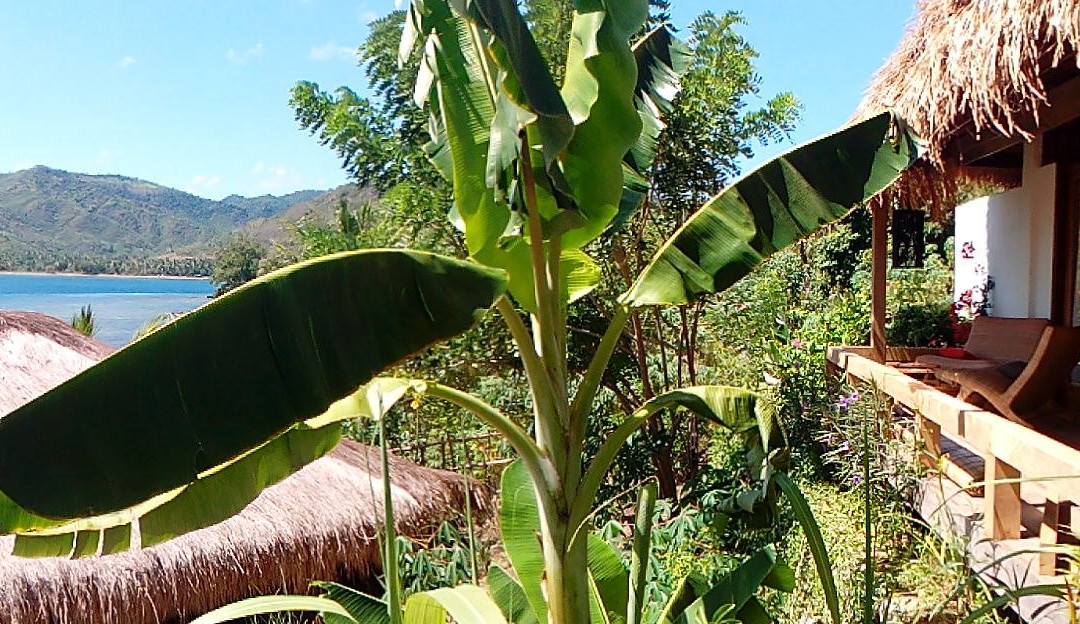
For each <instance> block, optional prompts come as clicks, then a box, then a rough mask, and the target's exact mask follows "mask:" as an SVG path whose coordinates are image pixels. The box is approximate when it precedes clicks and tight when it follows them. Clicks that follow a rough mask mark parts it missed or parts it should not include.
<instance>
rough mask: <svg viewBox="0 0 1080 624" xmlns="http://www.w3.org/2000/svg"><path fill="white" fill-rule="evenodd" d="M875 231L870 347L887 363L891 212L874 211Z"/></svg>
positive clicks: (877, 358) (880, 209)
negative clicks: (886, 337) (886, 316)
mask: <svg viewBox="0 0 1080 624" xmlns="http://www.w3.org/2000/svg"><path fill="white" fill-rule="evenodd" d="M873 219H874V230H873V239H872V242H871V245H872V247H873V254H874V263H873V275H872V279H871V284H870V346H871V347H872V348H873V352H874V359H875V360H876V361H877V362H878V363H879V364H884V363H885V354H886V344H885V274H886V271H887V270H888V264H887V262H888V255H887V252H888V249H887V248H888V236H889V230H888V226H889V210H888V208H885V207H880V206H879V207H878V208H877V209H876V210H874V211H873Z"/></svg>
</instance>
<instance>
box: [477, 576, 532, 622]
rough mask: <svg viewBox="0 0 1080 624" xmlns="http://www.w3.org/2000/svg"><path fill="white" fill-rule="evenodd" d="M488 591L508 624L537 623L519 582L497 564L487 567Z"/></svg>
mask: <svg viewBox="0 0 1080 624" xmlns="http://www.w3.org/2000/svg"><path fill="white" fill-rule="evenodd" d="M487 584H488V591H489V592H491V598H492V600H494V601H495V604H497V605H499V609H500V610H501V611H502V613H503V615H504V616H506V621H508V622H510V624H539V623H538V620H537V619H536V613H535V612H534V611H533V609H532V606H531V605H530V604H529V599H528V598H526V597H525V591H524V590H522V589H521V584H520V583H518V582H517V581H515V580H514V579H513V578H512V577H511V576H510V575H509V574H507V572H506V570H503V569H502V568H500V567H499V566H497V565H493V566H491V567H489V568H488V575H487Z"/></svg>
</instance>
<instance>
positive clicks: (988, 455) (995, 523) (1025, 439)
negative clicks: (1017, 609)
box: [827, 347, 1080, 575]
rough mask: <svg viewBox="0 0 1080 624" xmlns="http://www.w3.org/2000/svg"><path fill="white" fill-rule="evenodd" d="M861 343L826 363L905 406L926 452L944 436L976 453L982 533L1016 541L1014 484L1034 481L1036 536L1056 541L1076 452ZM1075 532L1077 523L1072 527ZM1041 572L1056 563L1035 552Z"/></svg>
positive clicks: (1063, 527) (901, 352)
mask: <svg viewBox="0 0 1080 624" xmlns="http://www.w3.org/2000/svg"><path fill="white" fill-rule="evenodd" d="M915 355H917V353H916V352H915V351H914V350H909V349H890V350H889V352H888V354H887V356H886V361H896V362H903V361H911V359H913V356H915ZM871 356H872V353H871V352H870V349H869V348H867V347H831V348H830V349H829V351H828V355H827V357H828V362H829V365H830V367H831V368H833V370H836V371H840V372H842V373H845V374H847V375H849V376H850V377H853V378H857V379H860V380H862V381H864V382H868V383H870V384H872V385H874V386H875V387H876V388H878V389H879V390H880V391H882V392H884V393H885V394H888V395H889V396H891V397H892V398H893V399H895V400H896V401H898V402H899V403H901V404H903V405H905V406H906V407H908V408H909V409H910V410H911V411H912V412H913V413H914V414H915V417H916V422H917V425H918V429H919V433H920V434H921V436H922V438H923V440H924V446H925V450H926V451H927V452H929V453H930V454H932V455H940V453H941V436H942V435H943V434H944V435H946V436H948V437H950V438H952V439H954V440H958V441H962V442H963V444H964V445H965V446H967V447H969V448H971V449H972V450H974V451H975V452H977V453H978V454H979V455H981V456H982V458H983V460H984V463H985V470H984V475H983V483H984V488H985V490H984V492H985V493H984V497H983V498H984V503H983V504H984V506H985V507H984V530H985V533H986V537H988V538H990V539H993V540H1007V539H1018V538H1019V537H1020V533H1021V505H1022V500H1021V498H1020V485H1021V482H1022V481H1029V482H1035V481H1038V482H1039V485H1040V486H1041V488H1042V489H1044V490H1045V492H1046V494H1045V503H1044V508H1043V519H1042V523H1041V526H1040V530H1039V541H1040V544H1043V545H1048V546H1049V545H1055V544H1059V543H1061V539H1060V538H1061V537H1062V533H1063V532H1064V531H1068V530H1069V529H1070V522H1069V518H1068V516H1069V513H1068V509H1069V507H1070V506H1071V505H1072V504H1075V503H1076V502H1080V451H1078V450H1077V449H1074V448H1072V447H1070V446H1067V445H1065V444H1063V443H1061V442H1059V441H1057V440H1054V439H1052V438H1050V437H1048V436H1046V435H1043V434H1041V433H1039V432H1037V431H1035V430H1033V429H1029V428H1028V427H1025V426H1023V425H1021V424H1018V423H1015V422H1012V421H1010V420H1008V419H1006V418H1003V417H1002V416H999V415H998V414H995V413H993V412H989V411H986V410H983V409H980V408H978V407H975V406H973V405H970V404H968V403H965V402H964V401H961V400H959V399H957V398H955V397H952V396H949V395H948V394H945V393H944V392H941V391H940V390H938V389H937V388H934V387H932V386H930V385H928V384H926V383H923V382H922V381H919V380H917V379H914V378H912V377H910V376H908V375H906V374H904V373H903V372H901V371H900V370H897V369H896V368H894V367H892V366H888V365H886V364H880V363H878V362H875V361H873V360H872V359H871ZM1075 528H1076V529H1080V526H1077V527H1075ZM1039 563H1040V566H1039V567H1040V573H1042V574H1047V575H1050V574H1053V573H1055V572H1056V570H1057V565H1058V563H1059V562H1058V561H1057V559H1056V557H1055V556H1054V555H1053V554H1052V553H1047V554H1045V555H1043V556H1040V562H1039Z"/></svg>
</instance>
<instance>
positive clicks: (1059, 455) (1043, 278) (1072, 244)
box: [828, 0, 1080, 621]
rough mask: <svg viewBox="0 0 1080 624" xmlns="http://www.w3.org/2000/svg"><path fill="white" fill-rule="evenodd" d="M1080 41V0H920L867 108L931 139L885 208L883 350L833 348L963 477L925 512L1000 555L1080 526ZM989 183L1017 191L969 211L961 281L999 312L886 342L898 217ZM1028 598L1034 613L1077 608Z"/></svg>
mask: <svg viewBox="0 0 1080 624" xmlns="http://www.w3.org/2000/svg"><path fill="white" fill-rule="evenodd" d="M1078 46H1080V2H1078V0H921V1H920V2H919V4H918V14H917V16H916V17H915V18H914V19H913V21H912V23H911V24H910V27H909V30H908V32H907V34H906V36H905V38H904V40H903V41H902V42H901V44H900V46H899V48H898V49H897V50H896V52H895V53H894V54H893V55H892V57H890V58H889V59H888V60H887V61H886V63H885V64H884V65H883V66H882V67H881V68H880V69H879V71H878V72H877V74H876V76H875V77H874V79H873V81H872V83H871V86H870V88H869V90H868V92H867V95H866V98H865V100H864V102H863V103H862V105H861V107H860V113H861V114H869V113H871V112H872V111H875V110H879V109H881V108H891V109H893V110H895V111H896V112H897V113H899V114H900V115H901V116H902V117H903V118H904V119H905V120H906V121H907V122H908V123H909V124H910V125H911V126H912V127H913V129H914V130H915V131H916V132H917V133H918V134H919V135H920V136H921V137H922V139H923V140H924V141H925V147H926V152H925V154H924V155H923V156H922V157H921V159H920V161H919V162H918V163H917V164H916V166H914V167H913V168H912V169H910V170H909V171H908V172H906V173H905V175H904V176H902V177H901V179H900V180H898V181H897V182H896V183H895V184H894V185H893V186H891V187H890V188H889V189H887V190H886V191H885V192H883V193H882V194H881V195H879V196H878V197H877V198H875V201H874V204H873V205H872V206H871V207H872V209H873V281H872V284H873V285H872V306H871V307H872V331H871V346H870V347H861V348H860V347H833V348H831V349H830V350H829V354H828V359H829V363H830V366H831V367H833V368H834V369H838V370H842V371H843V372H844V373H846V374H847V375H848V376H850V377H852V378H858V379H861V380H864V381H867V382H871V383H873V384H874V385H876V386H877V387H878V388H879V389H880V390H882V391H884V392H885V393H887V394H889V395H891V396H892V397H893V398H894V399H895V400H896V402H897V404H898V405H900V406H902V407H903V409H905V410H907V411H908V412H909V413H910V414H912V415H913V417H914V421H915V423H916V424H917V429H918V430H919V431H920V432H921V434H922V437H923V440H924V444H925V448H926V451H927V453H928V454H929V455H930V457H929V458H928V461H929V463H931V464H932V465H941V466H943V472H944V473H945V474H946V475H949V476H951V477H953V479H952V480H951V481H946V482H945V485H934V486H932V487H930V488H928V490H927V491H926V492H925V496H924V503H923V511H924V515H926V516H927V517H928V519H932V520H933V521H935V522H937V523H938V524H939V526H944V525H948V526H947V527H946V528H947V529H948V530H950V531H952V532H954V533H957V532H959V533H960V534H962V535H963V536H964V537H965V538H966V539H968V540H969V543H970V544H971V546H970V548H971V549H972V551H973V552H975V553H976V554H977V555H978V556H981V557H983V558H984V559H986V560H990V559H993V558H996V557H1001V556H1002V555H1003V554H1005V553H1021V552H1023V551H1025V550H1030V549H1038V548H1039V547H1040V546H1043V547H1052V546H1054V545H1056V544H1059V543H1061V542H1063V541H1065V540H1067V539H1068V537H1069V533H1071V532H1072V531H1077V530H1080V522H1077V521H1076V518H1077V515H1080V514H1077V513H1071V516H1072V521H1071V522H1070V510H1071V509H1072V507H1074V506H1075V504H1076V503H1077V502H1080V392H1078V390H1080V386H1077V385H1075V384H1071V383H1070V381H1071V379H1072V378H1073V377H1070V372H1071V371H1072V369H1073V367H1075V366H1076V364H1077V359H1080V339H1078V338H1077V336H1078V332H1080V329H1073V328H1076V327H1080V304H1078V294H1080V287H1078V284H1080V281H1078V277H1080V271H1078V270H1077V267H1078V262H1080V258H1078V252H1077V250H1078V232H1080V66H1078V58H1077V49H1078ZM988 187H992V188H995V189H1004V190H1003V191H1002V192H996V193H993V194H989V195H987V196H986V197H981V198H978V199H975V200H973V201H970V202H968V203H965V204H964V205H961V206H958V207H956V208H955V213H954V216H955V219H956V224H957V236H956V241H957V254H956V256H957V259H958V260H957V265H958V273H957V276H956V281H957V287H958V289H959V290H961V291H971V292H965V294H966V296H968V297H969V298H972V297H974V298H975V299H976V301H975V303H977V304H983V303H993V307H992V308H991V310H990V314H991V315H992V316H994V317H998V318H996V319H994V320H992V321H983V322H981V323H978V324H976V329H975V330H974V331H975V333H976V335H973V336H972V338H971V339H970V340H971V341H970V342H969V349H968V350H967V352H958V353H954V352H950V353H943V352H936V351H933V350H926V349H922V350H918V349H908V348H903V347H890V346H889V345H886V342H885V322H886V318H885V316H886V313H885V303H886V301H885V297H886V280H885V277H886V269H887V263H888V257H887V248H888V240H887V239H888V234H889V220H890V215H891V214H894V213H895V210H896V209H901V208H902V209H911V208H915V209H924V210H927V211H930V212H932V213H940V212H941V211H943V210H951V209H953V206H954V205H955V201H954V198H955V197H956V195H957V189H958V188H963V189H966V191H967V192H968V193H970V190H971V189H972V188H988ZM979 280H982V282H981V284H980V281H979ZM990 280H992V284H993V287H992V289H991V288H989V285H990V284H989V282H990ZM980 286H981V288H980ZM987 298H989V299H990V300H989V301H987V300H986V299H987ZM1004 317H1011V318H1004ZM1017 319H1029V320H1017ZM1030 319H1045V320H1044V321H1039V320H1030ZM973 351H979V352H980V354H981V355H980V354H976V355H974V356H973V355H972V352H973ZM928 356H929V357H928ZM972 357H976V358H981V359H979V360H978V362H970V361H969V362H967V363H966V364H957V363H956V360H957V359H959V358H972ZM950 360H952V361H950ZM965 367H967V369H966V370H965ZM1006 368H1008V369H1009V370H1005V369H1006ZM939 460H943V463H939ZM973 484H975V485H976V486H979V485H980V484H983V485H982V486H980V487H972V485H973ZM930 490H938V492H936V493H935V492H931V491H930ZM946 510H951V513H945V511H946ZM1062 565H1063V562H1062V558H1061V557H1059V556H1056V555H1054V554H1053V553H1052V552H1049V551H1047V552H1043V553H1041V554H1035V555H1030V556H1022V555H1017V556H1014V557H1010V558H1009V559H1008V560H1007V561H1006V562H1004V563H1003V564H1002V565H1000V566H996V567H993V568H992V569H991V570H992V572H993V574H995V577H996V578H997V579H998V580H1000V581H1002V582H1003V583H1004V584H1006V585H1011V586H1021V585H1032V584H1036V583H1040V582H1041V583H1045V582H1052V580H1053V579H1054V578H1055V575H1060V573H1061V572H1062V571H1063V570H1062ZM1025 601H1026V602H1021V605H1022V608H1021V611H1022V612H1023V614H1024V616H1025V617H1026V618H1028V619H1032V620H1038V621H1060V620H1061V618H1063V617H1064V615H1063V614H1062V611H1061V610H1060V609H1057V610H1055V609H1053V608H1043V607H1041V606H1040V604H1039V602H1038V601H1036V600H1034V599H1030V600H1029V599H1025ZM1040 609H1041V610H1040Z"/></svg>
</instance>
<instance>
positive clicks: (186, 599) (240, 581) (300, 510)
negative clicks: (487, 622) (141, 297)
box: [0, 312, 485, 624]
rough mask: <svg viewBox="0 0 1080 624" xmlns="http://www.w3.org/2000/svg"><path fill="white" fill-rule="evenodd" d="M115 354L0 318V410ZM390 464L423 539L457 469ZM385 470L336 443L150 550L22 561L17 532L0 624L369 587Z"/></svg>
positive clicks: (458, 481)
mask: <svg viewBox="0 0 1080 624" xmlns="http://www.w3.org/2000/svg"><path fill="white" fill-rule="evenodd" d="M110 351H111V349H109V347H106V346H104V345H101V344H100V343H96V342H95V341H92V340H89V339H85V338H84V337H82V336H80V335H78V334H76V333H74V332H73V331H72V330H71V328H70V327H69V326H67V325H66V324H65V323H63V322H61V321H58V320H56V319H51V318H49V317H44V316H43V315H39V314H30V313H21V312H15V313H12V312H4V313H0V380H2V381H0V389H2V390H4V391H5V392H3V399H4V401H3V402H0V405H2V406H3V408H0V414H3V413H6V412H7V411H10V409H12V408H13V407H15V406H17V405H19V404H21V403H22V402H24V401H25V400H26V399H28V398H32V397H33V396H36V394H38V393H40V392H44V391H45V390H48V389H49V388H51V387H52V386H54V385H56V384H58V383H60V382H62V381H64V380H65V379H67V378H68V377H70V376H71V375H73V374H75V373H76V372H78V371H79V370H81V369H83V368H85V367H87V366H89V365H90V364H92V363H93V362H94V361H97V360H98V359H100V358H102V357H104V356H106V355H107V354H108V353H109V352H110ZM8 380H11V381H10V382H9V381H8ZM8 383H11V384H17V385H12V386H8V385H7V384H8ZM8 387H16V388H18V389H19V392H20V394H19V395H17V396H18V397H23V398H15V399H13V398H11V397H13V396H16V395H8V394H7V393H6V389H7V388H8ZM390 471H391V482H392V485H393V499H394V511H395V514H396V518H397V525H398V530H399V531H400V532H401V533H402V534H406V535H412V536H421V535H425V534H426V532H427V531H428V530H429V529H431V528H432V527H433V525H434V524H435V523H438V522H440V521H442V520H443V519H446V518H449V517H452V516H455V515H457V514H458V513H459V510H461V509H463V508H464V495H465V491H466V489H465V487H464V483H463V478H462V477H461V476H460V475H457V474H454V473H452V472H447V471H442V470H433V469H429V468H422V467H420V466H417V465H415V464H413V463H411V462H408V461H406V460H403V459H398V458H391V462H390ZM380 474H381V473H380V464H379V455H378V452H377V450H375V449H371V448H370V447H367V446H364V445H361V444H356V443H354V442H342V443H341V444H340V445H339V446H338V447H337V448H336V449H335V450H334V451H333V452H331V453H330V454H329V455H328V456H326V457H323V458H322V459H319V460H316V461H315V462H313V463H311V464H309V465H308V466H306V467H304V468H303V469H301V470H300V471H298V472H297V473H296V474H294V475H292V476H290V477H289V478H287V479H285V480H284V481H282V482H281V483H278V484H277V485H274V486H272V487H270V488H268V489H266V490H264V491H263V492H262V494H260V495H259V497H258V498H256V499H255V501H254V502H252V503H251V504H250V505H249V506H248V507H247V508H245V509H244V510H243V511H242V512H241V513H239V514H237V515H236V516H233V517H232V518H230V519H228V520H226V521H224V522H222V523H220V524H217V525H214V526H211V527H208V528H205V529H201V530H198V531H195V532H193V533H189V534H187V535H184V536H181V537H178V538H176V539H174V540H171V541H168V542H165V543H163V544H159V545H157V546H153V547H150V548H146V549H142V550H133V551H128V552H123V553H119V554H114V555H108V556H106V557H88V558H84V559H76V560H69V559H62V558H47V559H23V558H18V557H14V556H11V555H9V554H7V553H10V552H11V549H12V542H13V541H14V538H13V537H10V536H9V537H4V538H0V624H8V623H11V624H30V623H34V624H37V623H49V624H59V623H64V624H67V623H73V624H74V623H79V624H83V623H85V624H141V623H158V622H186V621H188V620H189V619H191V618H192V617H194V616H196V615H199V614H201V613H204V612H206V611H208V610H210V609H213V608H215V607H218V606H221V605H223V604H227V603H229V602H232V601H235V600H239V599H242V598H246V597H249V596H252V595H259V594H270V593H279V592H283V591H288V592H304V591H305V590H306V588H307V586H308V583H309V582H310V581H312V580H318V579H324V580H339V581H344V582H348V583H352V584H359V585H361V586H362V585H364V584H365V583H366V584H368V585H371V584H372V580H373V579H372V577H373V573H374V572H375V571H377V569H378V568H379V567H380V565H381V563H380V559H381V558H380V556H379V545H378V540H377V538H376V535H377V531H378V527H379V526H380V522H381V517H382V480H381V478H380ZM477 506H478V507H479V508H480V509H481V510H483V508H484V506H485V501H477ZM371 589H373V590H375V591H378V588H377V587H372V588H371Z"/></svg>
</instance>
